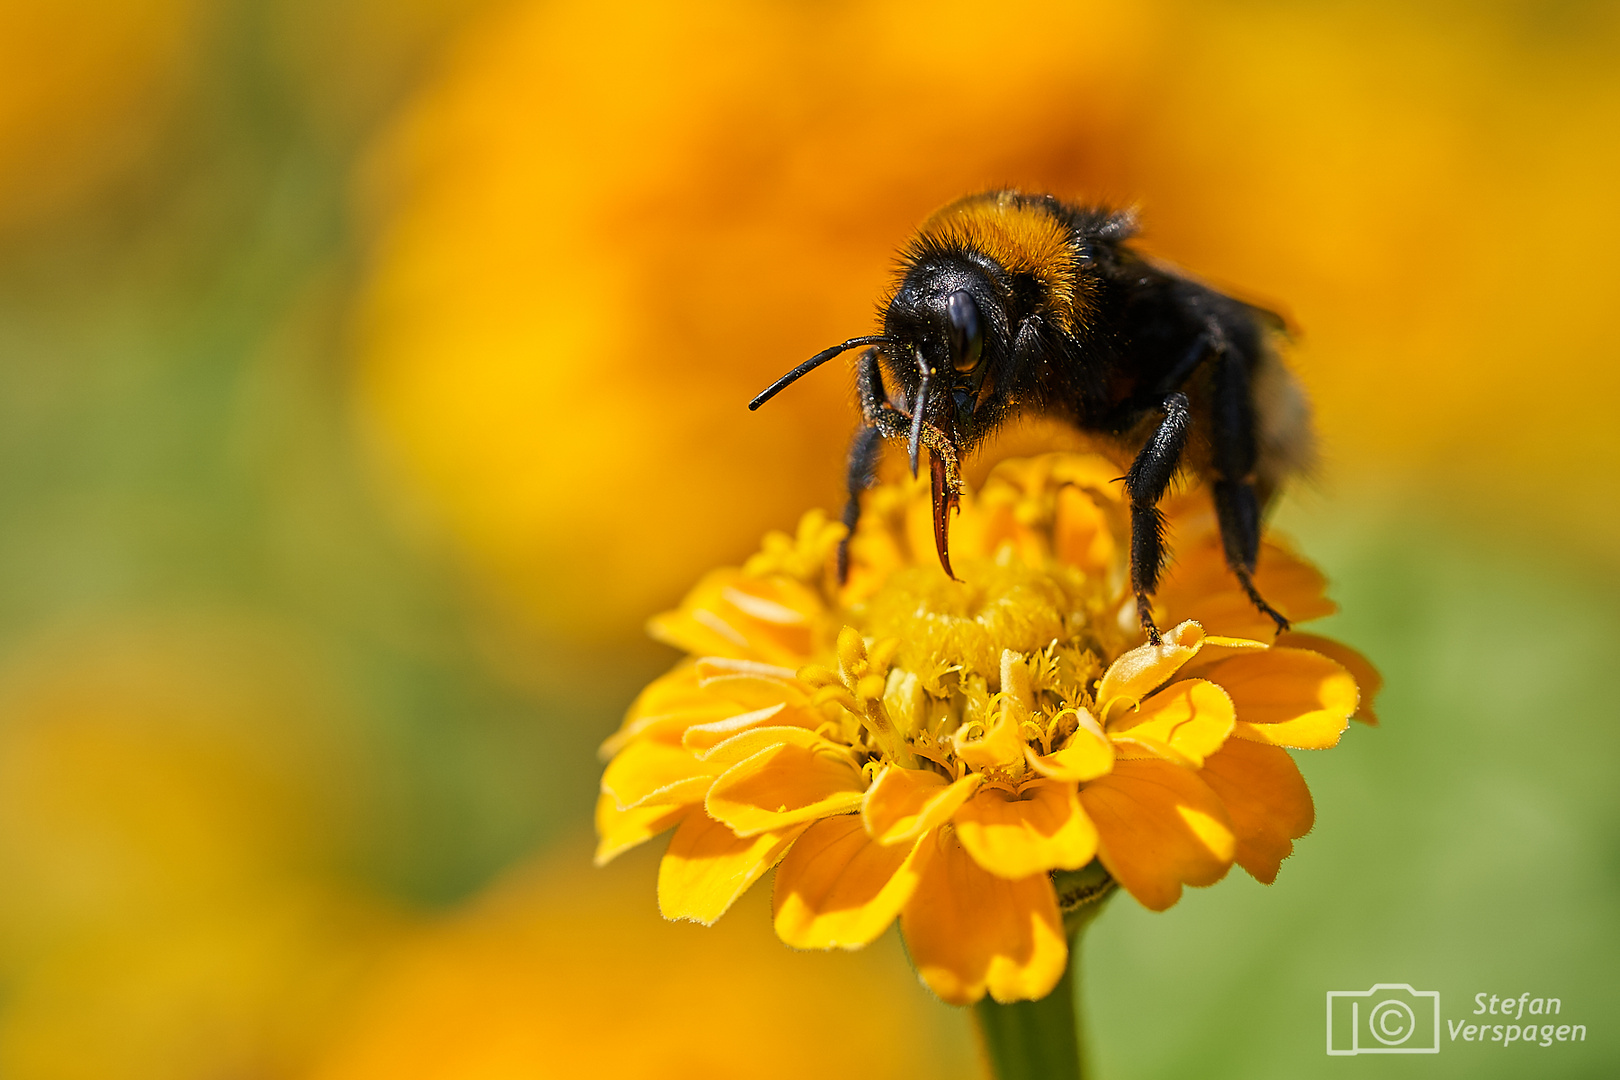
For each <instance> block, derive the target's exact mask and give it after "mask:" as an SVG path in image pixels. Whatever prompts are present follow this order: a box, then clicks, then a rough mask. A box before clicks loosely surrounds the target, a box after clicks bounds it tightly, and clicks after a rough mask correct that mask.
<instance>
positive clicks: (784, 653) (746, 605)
mask: <svg viewBox="0 0 1620 1080" xmlns="http://www.w3.org/2000/svg"><path fill="white" fill-rule="evenodd" d="M824 610H825V609H824V606H823V605H822V603H821V601H820V600H819V599H818V598H817V596H816V594H815V593H814V592H813V591H812V590H810V589H807V588H806V587H805V586H803V585H801V584H799V583H798V582H796V581H793V580H791V579H789V578H785V577H782V576H780V575H772V576H769V577H758V576H755V575H752V574H747V573H744V572H742V571H739V570H736V569H726V570H715V571H712V572H711V573H709V574H706V575H705V576H704V577H703V579H702V580H701V581H699V582H698V583H697V585H696V586H694V587H693V588H692V591H691V592H689V593H687V594H686V597H685V599H683V600H682V601H681V606H680V607H679V608H678V609H677V610H675V611H670V612H665V613H664V614H662V615H657V616H654V617H653V618H652V619H650V620H648V622H647V631H648V633H650V634H651V635H652V636H653V637H654V638H656V639H658V640H659V641H662V642H664V643H665V644H668V645H673V646H675V647H676V648H677V649H681V650H683V651H685V652H688V653H691V654H694V655H697V656H724V657H735V658H737V659H745V660H760V661H764V662H765V663H769V664H783V665H786V666H787V667H789V668H797V667H798V666H799V665H800V664H802V663H804V661H805V660H807V659H808V658H809V656H810V654H811V653H812V652H814V650H815V642H814V636H815V635H814V630H815V624H816V621H817V619H818V617H819V616H821V615H822V614H823V613H824Z"/></svg>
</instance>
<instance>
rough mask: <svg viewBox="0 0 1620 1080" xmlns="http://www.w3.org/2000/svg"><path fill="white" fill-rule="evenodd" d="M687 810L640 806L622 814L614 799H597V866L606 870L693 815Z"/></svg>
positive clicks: (684, 807)
mask: <svg viewBox="0 0 1620 1080" xmlns="http://www.w3.org/2000/svg"><path fill="white" fill-rule="evenodd" d="M693 805H695V803H694V804H688V805H686V806H638V807H636V808H635V809H634V810H620V809H619V807H618V804H617V803H615V802H614V801H613V796H611V795H609V794H607V793H606V792H604V793H603V794H601V795H599V796H597V798H596V836H597V840H596V865H597V866H606V865H607V864H608V863H610V862H612V861H613V860H614V859H616V858H618V857H619V856H620V855H623V854H624V853H625V852H626V851H629V850H630V849H631V848H633V847H635V846H637V845H638V844H643V843H645V842H646V841H648V840H651V839H652V838H653V837H655V836H657V835H658V834H659V833H661V832H663V831H664V830H665V829H668V828H670V827H671V826H672V825H674V824H675V823H676V822H678V821H680V820H681V818H683V817H685V816H686V815H687V814H690V813H691V812H692V807H693Z"/></svg>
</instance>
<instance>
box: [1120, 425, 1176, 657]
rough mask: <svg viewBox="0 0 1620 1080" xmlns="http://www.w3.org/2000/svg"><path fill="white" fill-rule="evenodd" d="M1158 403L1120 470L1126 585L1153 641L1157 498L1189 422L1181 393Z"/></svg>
mask: <svg viewBox="0 0 1620 1080" xmlns="http://www.w3.org/2000/svg"><path fill="white" fill-rule="evenodd" d="M1161 407H1162V408H1163V409H1164V419H1163V420H1162V421H1160V422H1159V427H1158V429H1157V430H1156V431H1154V433H1153V435H1152V437H1151V438H1149V439H1148V441H1147V445H1146V446H1144V447H1142V449H1141V452H1140V453H1138V454H1137V455H1136V460H1135V461H1133V462H1132V463H1131V469H1130V472H1128V473H1126V474H1125V490H1126V492H1127V493H1128V494H1129V495H1130V497H1131V588H1132V589H1133V590H1134V591H1135V592H1136V614H1137V617H1138V618H1139V619H1141V621H1142V629H1143V630H1144V631H1146V633H1147V636H1148V640H1149V641H1151V642H1152V643H1153V644H1155V645H1157V644H1159V640H1160V637H1159V627H1158V625H1157V624H1156V623H1154V621H1153V600H1152V597H1153V590H1154V589H1156V588H1157V587H1158V585H1159V574H1160V573H1161V572H1162V571H1163V569H1164V515H1163V514H1161V513H1160V512H1159V500H1160V499H1161V498H1163V497H1164V493H1165V491H1166V490H1167V489H1168V488H1169V487H1170V480H1171V478H1172V477H1174V476H1175V474H1176V469H1177V468H1178V467H1179V466H1180V465H1181V452H1182V450H1184V449H1185V448H1186V446H1187V427H1188V424H1189V423H1190V421H1191V412H1190V410H1189V409H1188V405H1187V395H1185V394H1182V393H1175V394H1171V395H1169V396H1168V397H1166V398H1165V399H1164V403H1163V405H1162V406H1161Z"/></svg>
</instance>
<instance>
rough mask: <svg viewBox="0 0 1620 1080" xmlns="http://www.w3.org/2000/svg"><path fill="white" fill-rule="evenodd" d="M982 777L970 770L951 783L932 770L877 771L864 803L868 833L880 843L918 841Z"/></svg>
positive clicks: (894, 767) (941, 821) (948, 815)
mask: <svg viewBox="0 0 1620 1080" xmlns="http://www.w3.org/2000/svg"><path fill="white" fill-rule="evenodd" d="M983 779H984V778H983V777H982V776H980V775H979V774H978V773H968V774H967V775H966V776H964V777H962V778H961V779H960V780H957V781H956V782H955V783H951V782H949V781H947V780H946V779H945V778H944V777H943V776H941V775H939V773H937V772H934V771H933V770H932V769H903V768H901V767H900V766H898V765H891V766H889V767H888V768H887V769H884V770H883V772H881V773H879V774H878V778H877V780H876V781H875V782H874V783H873V784H872V786H871V787H870V788H868V789H867V790H866V801H865V802H863V803H861V821H862V823H863V824H864V825H865V826H866V834H867V835H868V836H870V837H872V838H873V839H874V840H876V841H877V842H878V843H880V844H899V843H905V842H908V841H911V840H915V839H916V838H917V837H918V836H920V835H921V834H923V833H924V832H927V831H928V830H929V829H932V828H934V827H935V826H937V825H942V824H944V823H945V822H947V821H949V820H950V819H951V815H952V814H954V813H956V808H957V807H959V806H961V805H962V803H964V802H965V801H967V798H968V796H969V795H972V794H973V792H974V791H975V790H977V789H978V786H979V783H980V782H981V781H982V780H983Z"/></svg>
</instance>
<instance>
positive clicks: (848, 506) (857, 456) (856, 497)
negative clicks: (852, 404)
mask: <svg viewBox="0 0 1620 1080" xmlns="http://www.w3.org/2000/svg"><path fill="white" fill-rule="evenodd" d="M882 446H883V432H881V431H879V430H878V429H877V428H876V427H863V428H861V429H860V430H859V431H857V432H856V433H855V441H854V442H852V443H850V445H849V501H848V502H846V503H845V504H844V527H845V529H846V530H847V531H846V532H845V533H844V538H843V539H842V540H840V541H838V584H840V585H842V584H844V582H846V581H848V580H849V542H850V541H851V540H852V539H854V537H855V525H856V523H857V522H859V521H860V520H861V494H862V492H864V491H865V490H866V489H867V488H869V487H871V486H872V484H873V482H874V481H876V479H877V457H878V450H879V449H880V448H881V447H882Z"/></svg>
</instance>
